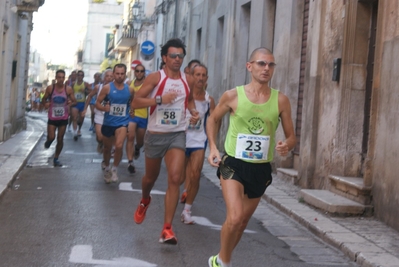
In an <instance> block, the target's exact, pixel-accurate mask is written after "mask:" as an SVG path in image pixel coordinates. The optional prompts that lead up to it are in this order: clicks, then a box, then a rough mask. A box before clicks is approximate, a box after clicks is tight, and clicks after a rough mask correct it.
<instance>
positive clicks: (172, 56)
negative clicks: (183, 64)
mask: <svg viewBox="0 0 399 267" xmlns="http://www.w3.org/2000/svg"><path fill="white" fill-rule="evenodd" d="M168 56H169V57H170V58H177V57H179V58H180V59H182V58H184V57H185V55H184V54H177V53H175V54H168Z"/></svg>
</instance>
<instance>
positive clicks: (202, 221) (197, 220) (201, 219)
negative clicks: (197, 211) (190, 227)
mask: <svg viewBox="0 0 399 267" xmlns="http://www.w3.org/2000/svg"><path fill="white" fill-rule="evenodd" d="M191 218H193V220H194V222H195V224H199V225H203V226H208V227H210V228H212V229H214V230H221V229H222V226H221V225H218V224H214V223H212V222H211V221H210V220H209V219H208V218H205V217H200V216H192V217H191ZM244 233H247V234H255V233H256V231H252V230H244Z"/></svg>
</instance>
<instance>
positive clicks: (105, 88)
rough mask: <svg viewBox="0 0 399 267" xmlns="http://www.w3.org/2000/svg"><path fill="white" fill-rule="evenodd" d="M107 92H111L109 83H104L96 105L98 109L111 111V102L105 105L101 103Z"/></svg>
mask: <svg viewBox="0 0 399 267" xmlns="http://www.w3.org/2000/svg"><path fill="white" fill-rule="evenodd" d="M107 94H109V84H107V85H104V86H103V89H101V92H100V94H99V95H98V96H97V100H96V106H95V107H96V109H98V110H100V111H105V112H109V103H107V104H106V105H105V106H103V105H101V103H102V102H103V101H104V99H105V97H106V96H107Z"/></svg>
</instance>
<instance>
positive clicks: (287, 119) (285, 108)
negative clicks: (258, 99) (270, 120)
mask: <svg viewBox="0 0 399 267" xmlns="http://www.w3.org/2000/svg"><path fill="white" fill-rule="evenodd" d="M278 105H279V109H280V118H281V125H282V126H283V131H284V135H285V141H277V145H276V151H277V152H278V153H279V154H280V156H286V155H287V154H288V152H289V151H290V150H292V149H293V148H294V147H295V145H296V137H295V131H294V125H293V123H292V118H291V104H290V101H289V99H288V97H287V96H286V95H284V94H282V93H279V96H278Z"/></svg>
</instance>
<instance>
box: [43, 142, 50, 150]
mask: <svg viewBox="0 0 399 267" xmlns="http://www.w3.org/2000/svg"><path fill="white" fill-rule="evenodd" d="M51 143H52V141H46V142H44V148H46V149H47V148H49V147H50V146H51Z"/></svg>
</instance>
